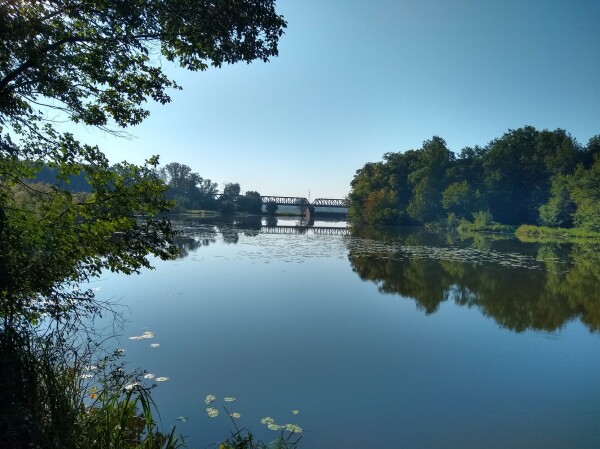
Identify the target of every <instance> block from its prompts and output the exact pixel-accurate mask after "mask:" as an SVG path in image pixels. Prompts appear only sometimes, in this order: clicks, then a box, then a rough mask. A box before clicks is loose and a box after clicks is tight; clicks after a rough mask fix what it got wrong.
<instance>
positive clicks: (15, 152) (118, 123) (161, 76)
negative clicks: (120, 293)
mask: <svg viewBox="0 0 600 449" xmlns="http://www.w3.org/2000/svg"><path fill="white" fill-rule="evenodd" d="M207 18H210V20H207ZM285 27H286V22H285V21H284V19H283V17H282V16H280V15H278V14H277V13H276V11H275V2H274V1H264V2H259V3H256V2H249V1H245V0H239V1H234V2H229V3H227V4H224V3H222V2H221V3H219V2H217V3H198V2H193V1H188V0H167V1H155V0H150V1H144V2H103V1H88V0H86V1H81V0H58V1H52V2H37V1H34V2H30V1H20V0H18V1H11V2H2V3H1V4H0V42H1V45H0V371H1V376H0V383H1V386H2V388H0V447H2V448H4V447H7V448H11V449H25V448H31V447H40V448H49V449H52V448H57V449H58V448H61V449H63V448H67V449H68V448H81V447H90V448H94V447H98V448H103V449H105V448H123V449H133V448H142V447H143V448H148V449H158V448H167V447H175V446H177V445H178V444H180V443H181V441H180V440H177V439H176V438H174V436H173V435H174V433H173V432H171V433H170V434H169V435H164V434H162V433H161V432H160V431H159V430H158V428H157V423H156V421H155V419H154V418H153V415H152V413H153V412H152V403H151V399H150V395H149V390H148V389H146V388H145V387H143V386H141V385H140V384H136V383H135V382H136V381H135V379H131V378H130V377H129V376H126V375H124V374H123V370H122V368H119V367H118V366H113V367H112V368H110V369H108V371H107V372H105V374H104V375H97V374H95V373H88V372H84V366H88V368H86V370H88V369H89V370H91V368H90V363H91V356H90V355H89V354H91V353H88V352H87V349H86V348H88V343H90V342H93V341H94V338H96V335H95V334H94V333H93V332H90V329H89V327H90V326H91V323H93V319H94V318H95V317H97V316H98V315H105V314H107V313H109V314H110V313H114V310H113V308H112V307H111V305H110V304H108V303H105V302H102V301H99V300H98V298H96V297H95V294H94V291H93V290H92V289H91V288H88V287H86V286H87V285H89V284H87V282H88V281H89V280H91V279H93V278H95V277H97V276H99V275H100V274H101V273H102V272H103V271H104V270H111V271H115V272H122V273H126V274H131V273H136V272H138V271H139V270H140V269H142V268H144V267H148V268H151V267H150V262H149V256H150V255H153V256H156V257H159V258H162V259H170V258H173V257H175V255H176V254H177V247H176V245H174V243H173V236H174V232H173V229H172V227H171V224H170V222H169V221H168V220H166V219H163V218H160V215H159V214H161V213H164V212H167V211H169V210H170V209H171V208H172V207H173V205H174V202H173V201H171V200H170V199H169V198H167V196H168V192H169V189H170V186H169V185H167V183H165V181H164V179H163V177H162V172H161V171H159V170H158V157H152V158H150V159H148V160H147V161H146V163H145V164H143V165H139V166H137V165H133V164H129V163H127V162H122V163H120V164H116V165H111V164H109V161H108V160H107V158H106V157H105V156H104V154H103V153H102V151H101V150H100V148H99V147H98V146H95V145H90V144H86V143H83V142H81V141H80V140H78V139H77V137H76V136H75V135H74V134H73V131H74V130H78V129H81V128H78V127H77V126H78V125H83V126H88V127H94V128H96V129H100V130H102V131H105V132H108V133H112V134H114V135H121V133H122V132H123V130H124V129H126V128H128V127H130V126H135V125H138V124H140V123H141V122H142V121H143V120H144V119H145V118H146V117H148V115H149V111H148V109H147V102H149V101H154V102H156V103H160V104H166V103H168V102H169V101H170V97H169V90H171V89H180V87H179V86H178V85H177V83H176V82H175V81H173V80H172V79H170V78H169V77H168V76H167V74H166V73H165V72H166V69H165V68H164V67H166V65H165V64H164V62H166V61H169V62H172V63H175V64H176V65H179V66H181V67H182V68H184V69H188V70H191V71H202V70H206V69H207V68H208V67H209V66H213V67H221V66H222V65H223V64H233V63H236V62H241V61H244V62H247V63H250V62H252V61H255V60H259V61H265V62H266V61H268V60H269V58H271V57H275V56H277V54H278V48H277V45H278V40H279V38H280V37H281V35H282V34H283V30H284V28H285ZM44 170H51V171H52V172H53V173H54V176H55V180H56V182H52V183H46V184H39V183H35V182H33V181H34V180H35V179H36V177H37V176H38V175H40V173H42V172H43V171H44ZM84 181H85V182H84ZM84 184H85V187H86V188H85V189H84V188H83V187H82V186H83V185H84ZM206 187H207V188H210V187H211V186H210V185H209V186H206ZM77 192H79V193H77ZM78 336H79V337H78ZM67 337H68V338H67ZM81 338H83V340H81ZM92 346H95V344H92ZM88 374H91V376H92V377H88ZM88 378H89V379H92V381H91V382H92V384H90V385H89V386H90V387H91V388H92V389H91V390H88V389H87V388H88V386H87V385H86V384H85V383H84V382H82V381H83V380H85V379H88ZM125 382H126V383H125ZM94 388H95V389H94Z"/></svg>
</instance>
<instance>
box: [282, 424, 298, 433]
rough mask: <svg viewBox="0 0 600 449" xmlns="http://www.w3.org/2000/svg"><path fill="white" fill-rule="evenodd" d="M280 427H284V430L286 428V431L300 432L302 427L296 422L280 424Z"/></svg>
mask: <svg viewBox="0 0 600 449" xmlns="http://www.w3.org/2000/svg"><path fill="white" fill-rule="evenodd" d="M280 427H285V430H287V431H288V432H292V433H302V427H300V426H298V425H296V424H286V425H285V426H280Z"/></svg>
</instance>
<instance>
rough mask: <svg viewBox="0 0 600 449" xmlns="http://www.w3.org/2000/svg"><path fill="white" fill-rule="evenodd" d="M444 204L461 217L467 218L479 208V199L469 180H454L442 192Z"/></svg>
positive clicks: (447, 208)
mask: <svg viewBox="0 0 600 449" xmlns="http://www.w3.org/2000/svg"><path fill="white" fill-rule="evenodd" d="M442 206H443V207H444V209H446V210H447V211H448V212H449V213H453V214H455V215H456V216H457V217H459V218H467V217H469V216H470V215H471V214H472V213H473V212H474V211H476V210H477V209H478V201H477V197H476V194H475V193H474V192H473V189H472V188H471V186H470V185H469V183H468V182H467V181H462V182H454V183H452V184H450V185H449V186H448V187H447V188H446V190H444V191H443V192H442Z"/></svg>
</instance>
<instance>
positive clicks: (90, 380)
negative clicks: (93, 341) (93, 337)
mask: <svg viewBox="0 0 600 449" xmlns="http://www.w3.org/2000/svg"><path fill="white" fill-rule="evenodd" d="M83 349H84V350H83V351H82V348H81V347H77V348H75V347H73V346H72V345H70V344H68V342H67V341H66V340H65V339H64V338H63V337H62V336H60V335H59V336H57V335H55V334H50V335H46V336H39V335H38V334H37V333H35V332H32V331H31V329H27V328H23V329H14V328H11V327H6V326H4V327H3V328H1V329H0V448H1V449H9V448H10V449H35V448H39V449H71V448H72V449H79V448H81V449H83V448H86V449H87V448H89V449H176V448H179V447H182V446H183V441H182V440H181V438H178V437H176V436H175V429H172V430H171V431H170V433H169V434H163V433H162V432H160V431H159V428H158V424H157V422H156V420H155V418H154V416H155V415H156V414H157V410H156V407H155V404H154V402H153V401H152V398H151V396H150V390H149V389H148V388H146V387H144V386H142V385H141V384H140V383H138V378H137V376H136V375H135V374H127V373H126V372H125V371H124V369H123V367H122V366H120V365H118V364H117V362H116V359H115V357H116V356H117V354H115V357H112V356H111V357H105V358H104V359H103V360H102V361H101V363H100V364H99V365H98V366H97V367H94V368H93V369H92V367H90V366H89V362H90V358H89V357H88V356H89V355H90V353H89V352H87V351H86V350H85V348H83Z"/></svg>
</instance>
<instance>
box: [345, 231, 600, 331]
mask: <svg viewBox="0 0 600 449" xmlns="http://www.w3.org/2000/svg"><path fill="white" fill-rule="evenodd" d="M355 235H358V236H360V237H361V240H362V239H365V238H367V239H371V241H372V242H374V244H373V249H372V250H370V249H369V246H368V245H367V247H366V248H367V249H365V247H364V246H361V247H360V248H357V247H356V245H355V243H353V242H356V239H352V240H349V245H348V246H349V255H348V257H349V260H350V263H351V265H352V269H353V271H354V272H355V273H357V274H358V276H359V277H360V278H361V279H363V280H366V281H372V282H375V283H376V284H377V285H378V287H379V290H380V291H381V292H382V293H387V294H399V295H401V296H404V297H408V298H411V299H413V300H414V301H415V302H416V304H417V307H418V308H419V309H422V310H423V311H425V313H427V314H430V313H434V312H435V311H436V310H437V309H438V307H439V305H440V304H441V303H442V302H444V301H453V302H454V303H455V304H457V305H461V306H467V307H477V308H478V309H479V310H480V311H481V312H482V313H483V314H484V315H486V316H489V317H491V318H493V319H494V320H495V321H496V322H497V323H498V324H499V325H501V326H502V327H505V328H508V329H511V330H513V331H516V332H522V331H525V330H528V329H533V330H545V331H554V330H557V329H560V328H561V327H562V326H564V325H565V323H566V322H568V321H569V320H572V319H576V318H579V319H580V320H581V321H582V322H583V323H585V324H586V325H587V326H588V327H589V329H590V330H592V331H598V330H600V270H599V269H598V267H599V266H600V245H599V244H556V243H548V244H546V243H543V244H539V243H529V244H524V243H521V242H518V241H517V240H515V239H506V238H504V239H500V240H492V239H489V238H488V239H485V238H483V237H482V236H476V237H475V238H467V239H462V240H461V239H459V238H456V237H448V236H444V235H442V234H433V233H425V232H422V231H417V232H410V233H406V232H404V233H400V234H398V233H392V232H385V231H374V230H366V231H365V230H362V231H358V232H357V233H355ZM381 242H386V243H387V244H388V245H383V246H382V245H381ZM424 246H426V247H453V248H464V249H469V248H471V249H473V250H482V249H484V250H488V251H493V254H508V253H512V254H514V253H517V252H518V253H521V254H524V255H526V256H528V257H531V258H532V260H534V261H536V262H537V263H538V265H537V266H533V265H532V266H528V267H526V266H510V265H507V264H504V265H503V264H499V263H496V262H494V261H493V260H485V259H483V260H457V258H452V257H448V258H444V257H440V258H435V257H406V253H405V252H406V250H407V249H410V247H424ZM461 254H462V253H461ZM478 254H481V253H478Z"/></svg>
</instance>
